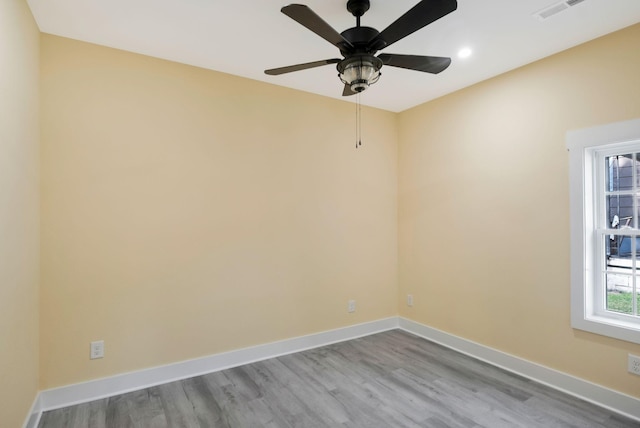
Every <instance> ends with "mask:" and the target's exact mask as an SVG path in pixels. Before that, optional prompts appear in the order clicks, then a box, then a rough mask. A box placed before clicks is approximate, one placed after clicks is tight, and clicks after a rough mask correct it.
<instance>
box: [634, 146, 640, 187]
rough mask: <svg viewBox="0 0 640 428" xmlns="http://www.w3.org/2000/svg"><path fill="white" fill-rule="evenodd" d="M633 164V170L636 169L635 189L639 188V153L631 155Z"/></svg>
mask: <svg viewBox="0 0 640 428" xmlns="http://www.w3.org/2000/svg"><path fill="white" fill-rule="evenodd" d="M633 156H634V159H635V162H634V165H635V168H636V188H639V187H640V153H636V154H634V155H633Z"/></svg>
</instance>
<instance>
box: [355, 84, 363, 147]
mask: <svg viewBox="0 0 640 428" xmlns="http://www.w3.org/2000/svg"><path fill="white" fill-rule="evenodd" d="M361 145H362V105H361V104H360V94H359V93H358V94H356V149H357V148H358V147H359V146H361Z"/></svg>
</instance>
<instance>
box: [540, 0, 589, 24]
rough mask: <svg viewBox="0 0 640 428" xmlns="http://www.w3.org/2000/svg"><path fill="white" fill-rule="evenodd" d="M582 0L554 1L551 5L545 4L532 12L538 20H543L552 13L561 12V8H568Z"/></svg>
mask: <svg viewBox="0 0 640 428" xmlns="http://www.w3.org/2000/svg"><path fill="white" fill-rule="evenodd" d="M583 1H584V0H565V1H561V2H559V3H554V4H552V5H551V6H547V7H545V8H544V9H542V10H540V11H538V12H536V13H534V14H533V16H535V17H536V18H538V19H539V20H540V21H544V20H545V19H548V18H550V17H552V16H553V15H555V14H557V13H560V12H562V11H563V10H567V9H569V7H571V6H575V5H577V4H578V3H582V2H583Z"/></svg>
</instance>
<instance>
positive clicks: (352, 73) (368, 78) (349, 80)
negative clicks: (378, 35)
mask: <svg viewBox="0 0 640 428" xmlns="http://www.w3.org/2000/svg"><path fill="white" fill-rule="evenodd" d="M381 67H382V60H380V59H378V58H376V57H374V56H357V57H351V58H347V59H345V60H343V61H341V62H340V63H338V72H339V73H340V75H339V76H340V80H342V83H344V84H345V85H348V86H349V87H350V88H351V90H352V91H353V92H356V93H358V92H362V91H364V90H366V89H367V88H368V87H369V86H370V85H373V84H374V83H376V82H377V81H378V79H380V68H381Z"/></svg>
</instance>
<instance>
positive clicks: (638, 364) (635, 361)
mask: <svg viewBox="0 0 640 428" xmlns="http://www.w3.org/2000/svg"><path fill="white" fill-rule="evenodd" d="M629 373H633V374H636V375H639V376H640V357H636V356H635V355H631V354H629Z"/></svg>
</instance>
